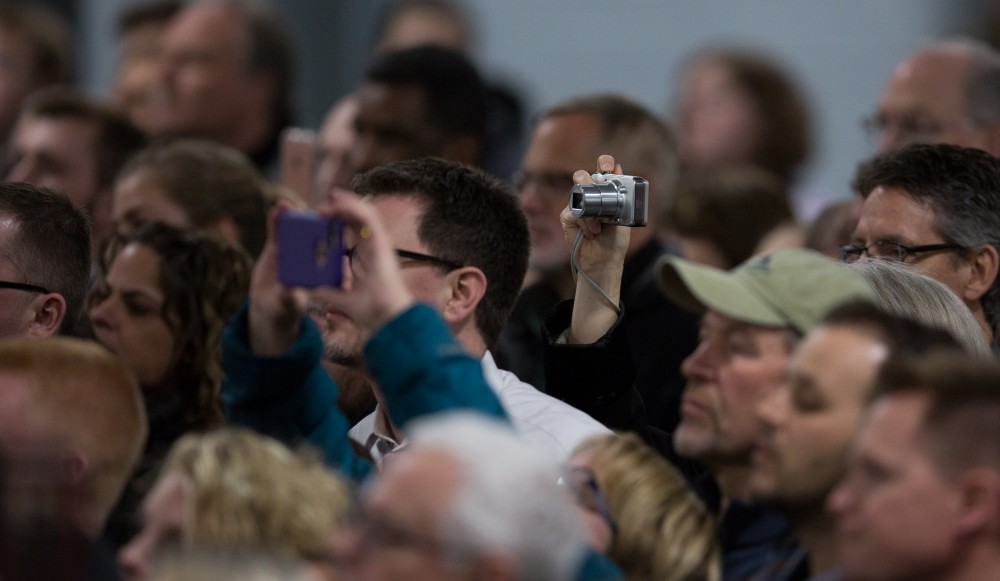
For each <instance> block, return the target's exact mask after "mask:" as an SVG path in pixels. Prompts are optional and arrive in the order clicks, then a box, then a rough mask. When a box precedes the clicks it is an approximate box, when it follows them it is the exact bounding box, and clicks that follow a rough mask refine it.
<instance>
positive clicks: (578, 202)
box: [569, 172, 649, 227]
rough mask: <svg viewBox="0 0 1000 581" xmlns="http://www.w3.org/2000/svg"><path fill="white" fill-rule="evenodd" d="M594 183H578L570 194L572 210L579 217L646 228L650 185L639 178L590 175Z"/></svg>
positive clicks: (600, 174) (604, 174)
mask: <svg viewBox="0 0 1000 581" xmlns="http://www.w3.org/2000/svg"><path fill="white" fill-rule="evenodd" d="M590 177H592V178H594V183H593V184H576V185H575V186H573V189H572V190H570V191H569V209H570V212H572V214H573V216H575V217H576V218H597V219H598V220H600V221H601V222H607V223H609V224H617V225H619V226H633V227H635V226H645V225H646V221H647V219H648V217H649V209H648V208H647V206H646V202H647V200H648V198H649V182H647V181H646V180H644V179H642V178H640V177H636V176H622V175H617V174H612V173H603V172H602V173H595V174H591V176H590Z"/></svg>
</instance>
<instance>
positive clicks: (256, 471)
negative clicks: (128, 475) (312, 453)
mask: <svg viewBox="0 0 1000 581" xmlns="http://www.w3.org/2000/svg"><path fill="white" fill-rule="evenodd" d="M348 507H349V498H348V491H347V487H346V485H345V484H344V482H343V481H341V480H340V478H338V477H337V476H336V475H335V474H333V473H332V472H330V471H328V470H327V469H326V468H324V467H323V466H322V464H321V463H320V462H319V460H318V459H316V458H307V457H305V456H302V455H297V454H295V453H293V452H292V451H291V450H289V449H288V448H286V447H285V446H284V445H282V444H281V443H279V442H277V441H275V440H271V439H270V438H266V437H264V436H261V435H258V434H255V433H253V432H250V431H248V430H239V429H224V430H218V431H215V432H210V433H208V434H203V435H194V434H191V435H186V436H184V437H182V438H181V439H180V440H178V441H177V443H175V444H174V446H173V447H172V448H171V450H170V453H169V455H168V456H167V459H166V460H165V461H164V465H163V468H162V469H161V471H160V478H159V480H158V481H157V483H156V485H155V486H154V487H153V490H152V491H151V492H150V493H149V495H148V496H147V497H146V499H145V501H144V503H143V513H144V516H145V518H144V521H145V523H144V525H143V528H142V530H141V531H140V532H139V534H138V535H136V537H135V538H133V539H132V541H130V542H129V544H127V545H126V546H125V547H123V548H122V550H121V552H120V553H119V561H120V564H121V566H122V569H123V572H124V574H125V578H126V579H129V580H130V581H134V580H139V579H146V578H148V576H149V575H150V571H151V569H152V567H153V565H154V564H155V563H156V560H157V558H158V557H160V556H161V555H162V554H163V553H164V551H166V550H167V549H169V548H170V547H171V546H172V545H175V544H177V543H178V541H179V543H180V544H181V546H182V547H199V546H201V547H212V548H215V549H228V550H241V549H242V550H258V551H261V552H264V553H267V552H273V553H276V554H279V555H285V556H288V557H293V558H299V559H307V560H308V559H321V558H324V557H325V556H326V555H327V554H328V552H329V546H330V540H331V538H332V536H333V534H334V533H335V532H336V531H337V529H338V528H339V527H340V526H341V525H342V524H343V521H344V519H345V517H346V515H347V512H348Z"/></svg>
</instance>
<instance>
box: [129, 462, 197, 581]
mask: <svg viewBox="0 0 1000 581" xmlns="http://www.w3.org/2000/svg"><path fill="white" fill-rule="evenodd" d="M189 489H190V482H189V481H188V479H187V478H185V477H184V476H182V475H181V474H179V473H177V472H169V473H167V474H166V475H165V476H163V477H162V478H160V480H159V481H157V483H156V486H154V487H153V489H152V490H151V491H149V495H148V496H146V499H145V500H144V501H143V503H142V529H141V530H140V531H139V532H138V534H136V535H135V536H134V537H132V540H131V541H129V542H128V544H126V545H125V546H124V547H122V548H121V550H120V551H118V564H119V565H120V567H121V571H122V575H123V577H124V578H125V579H126V581H142V580H144V579H148V578H149V576H150V573H151V571H152V568H153V565H154V564H155V563H156V558H157V556H159V555H160V554H162V553H163V551H164V550H165V549H168V548H170V547H172V546H175V545H177V544H179V543H180V542H181V539H182V537H183V533H184V503H185V501H186V499H187V497H188V495H189Z"/></svg>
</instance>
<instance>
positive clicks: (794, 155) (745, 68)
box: [694, 47, 812, 182]
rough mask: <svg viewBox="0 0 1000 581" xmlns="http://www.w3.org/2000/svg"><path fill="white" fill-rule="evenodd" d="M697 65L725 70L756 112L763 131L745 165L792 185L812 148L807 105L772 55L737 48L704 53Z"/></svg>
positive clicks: (791, 78) (792, 80)
mask: <svg viewBox="0 0 1000 581" xmlns="http://www.w3.org/2000/svg"><path fill="white" fill-rule="evenodd" d="M699 61H705V62H711V61H714V62H718V63H720V64H721V65H722V66H723V67H725V68H726V69H727V70H728V71H729V72H730V74H732V78H733V80H734V81H735V83H736V84H737V86H738V87H739V89H740V90H741V91H743V92H744V93H745V94H746V96H747V97H748V98H749V99H750V102H751V103H753V105H754V107H755V108H756V109H757V112H758V113H759V117H760V120H761V121H762V133H761V135H760V138H759V139H758V140H757V142H756V146H755V147H754V152H753V159H751V160H750V161H751V162H752V163H754V164H756V165H759V166H761V167H764V168H767V169H768V170H770V171H772V172H774V173H775V174H776V175H777V176H778V177H780V178H781V179H783V180H785V181H786V182H791V181H792V180H793V179H794V178H795V174H796V172H797V171H798V169H799V167H800V166H801V165H802V164H803V163H804V162H805V161H806V159H808V158H809V154H810V153H811V150H812V126H811V120H810V114H809V108H808V104H807V102H806V98H805V96H804V95H803V94H802V91H801V89H800V88H799V87H798V86H797V84H796V82H795V79H794V78H793V77H792V75H791V74H790V73H789V72H788V71H787V70H785V68H783V66H782V65H781V63H780V62H779V61H778V60H776V59H775V58H773V57H772V56H769V55H765V54H764V53H762V52H760V51H757V50H754V49H747V48H742V47H741V48H713V49H709V50H706V51H704V52H701V53H698V54H697V55H696V58H695V59H694V62H699Z"/></svg>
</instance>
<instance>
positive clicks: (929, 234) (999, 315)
mask: <svg viewBox="0 0 1000 581" xmlns="http://www.w3.org/2000/svg"><path fill="white" fill-rule="evenodd" d="M855 189H856V190H857V192H858V193H859V194H861V196H862V197H863V198H864V199H865V201H864V205H863V206H862V208H861V218H860V220H859V221H858V225H857V228H856V229H855V231H854V235H853V236H852V241H851V246H852V247H853V248H848V249H847V250H848V252H846V253H845V259H846V260H848V261H851V260H857V259H860V258H862V254H863V255H865V256H867V257H870V258H885V259H890V260H900V261H902V262H906V263H909V264H912V265H913V266H914V267H915V268H916V269H918V270H920V271H921V272H923V273H924V274H926V275H928V276H930V277H931V278H934V279H937V280H939V281H941V282H942V283H944V285H945V286H947V287H948V288H949V289H951V290H952V292H954V293H955V294H956V295H958V297H959V298H960V299H962V301H963V302H965V303H966V304H967V305H968V306H969V308H971V309H972V311H973V313H974V314H975V315H976V316H977V317H978V318H979V319H980V321H981V322H982V323H983V325H984V328H985V329H986V330H987V331H991V335H992V333H995V331H996V329H997V326H998V324H1000V283H998V277H997V272H998V262H1000V258H998V251H997V248H998V246H1000V160H997V159H996V158H995V157H993V156H991V155H989V154H988V153H985V152H983V151H981V150H978V149H970V148H964V147H958V146H954V145H944V144H937V145H928V144H915V145H910V146H907V147H904V148H902V149H899V150H894V151H891V152H889V153H886V154H883V155H880V156H877V157H875V158H873V159H872V160H870V161H868V162H866V163H864V164H862V165H861V167H860V168H859V169H858V173H857V176H856V178H855ZM861 248H865V249H867V250H866V251H865V252H863V253H860V252H859V249H861Z"/></svg>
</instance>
